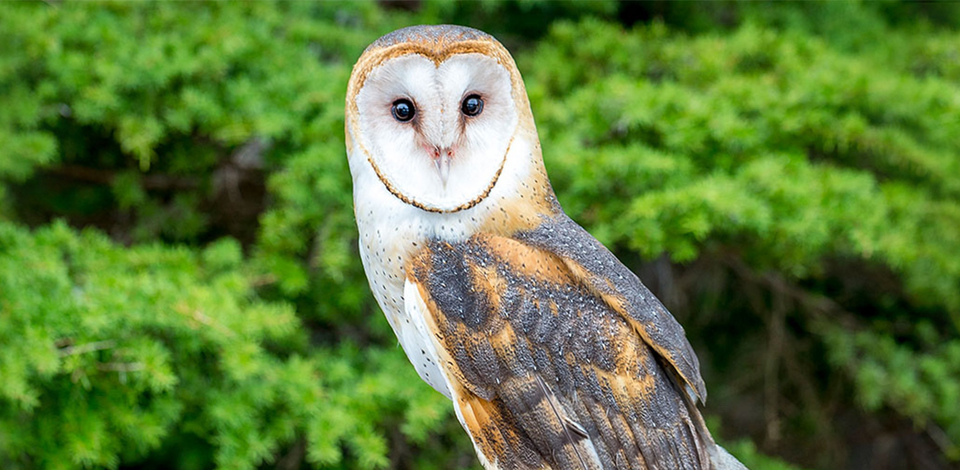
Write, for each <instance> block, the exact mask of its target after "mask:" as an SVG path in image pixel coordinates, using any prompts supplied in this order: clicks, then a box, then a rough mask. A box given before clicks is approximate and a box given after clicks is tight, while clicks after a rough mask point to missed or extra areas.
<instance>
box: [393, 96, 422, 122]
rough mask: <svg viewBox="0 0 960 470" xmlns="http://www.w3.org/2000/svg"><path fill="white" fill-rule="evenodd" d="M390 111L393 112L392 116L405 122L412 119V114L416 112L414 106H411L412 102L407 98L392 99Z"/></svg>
mask: <svg viewBox="0 0 960 470" xmlns="http://www.w3.org/2000/svg"><path fill="white" fill-rule="evenodd" d="M390 112H391V113H392V114H393V118H394V119H396V120H398V121H400V122H407V121H409V120H411V119H413V115H414V114H416V113H417V111H416V108H414V107H413V103H411V102H410V100H408V99H399V100H397V101H394V102H393V106H392V107H391V108H390Z"/></svg>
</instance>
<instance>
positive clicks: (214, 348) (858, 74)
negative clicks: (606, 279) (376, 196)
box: [0, 0, 960, 469]
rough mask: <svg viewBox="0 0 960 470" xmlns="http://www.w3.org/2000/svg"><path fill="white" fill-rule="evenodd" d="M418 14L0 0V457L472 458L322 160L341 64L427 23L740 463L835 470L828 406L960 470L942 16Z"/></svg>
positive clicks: (959, 187)
mask: <svg viewBox="0 0 960 470" xmlns="http://www.w3.org/2000/svg"><path fill="white" fill-rule="evenodd" d="M410 8H412V9H410V10H402V9H398V8H393V9H385V7H384V6H382V5H378V4H375V3H372V2H342V3H334V2H317V3H308V2H292V3H289V2H283V3H272V2H252V3H169V2H162V3H107V4H96V5H94V4H86V3H71V2H66V3H58V2H53V3H48V4H40V3H36V4H34V3H14V4H7V5H3V6H2V7H0V102H2V103H4V105H3V106H0V378H2V380H0V466H3V467H5V468H7V467H9V468H24V469H26V468H117V467H119V466H124V467H133V466H143V467H163V468H166V467H176V468H182V469H199V468H213V467H216V468H253V467H260V466H278V467H283V468H300V467H311V468H314V467H316V468H370V469H373V468H422V469H447V468H477V465H478V464H477V462H476V459H475V457H474V456H473V450H472V448H471V445H470V443H469V442H468V441H467V439H466V436H465V435H464V433H463V432H462V430H461V429H459V426H458V425H457V423H456V421H455V419H454V417H453V415H452V413H451V411H450V405H449V403H448V402H447V401H446V399H445V398H443V397H442V396H440V395H439V394H437V393H436V392H434V391H432V390H431V389H430V388H429V387H428V386H427V385H426V384H423V383H422V382H421V381H420V380H419V379H418V378H417V377H416V373H415V372H414V371H413V368H412V367H410V366H409V364H408V363H407V361H406V358H405V357H404V355H403V353H402V351H401V350H400V349H399V347H398V346H397V343H396V340H395V339H394V337H393V334H392V332H390V330H389V327H388V326H387V324H386V322H385V321H384V319H383V318H382V315H381V314H380V313H379V312H378V311H377V308H376V307H375V304H374V302H373V300H372V298H371V296H370V295H369V290H368V288H367V285H366V280H365V278H364V276H363V272H362V268H361V266H360V263H359V260H358V256H357V252H356V228H355V224H354V221H353V214H352V203H351V186H350V176H349V171H348V168H347V164H346V158H345V156H344V148H343V95H344V92H345V88H346V81H347V79H348V77H349V74H350V70H351V67H352V64H353V61H354V60H355V59H356V57H358V56H359V55H360V53H361V51H362V50H363V48H364V47H366V45H367V44H369V43H370V42H371V41H372V40H373V39H375V38H376V37H378V36H379V35H381V34H383V33H386V32H388V31H391V30H393V29H396V28H398V27H401V26H405V25H408V24H415V23H440V22H452V23H460V24H470V25H473V26H476V27H480V28H482V29H485V30H487V31H488V32H490V33H493V34H494V35H496V36H497V37H498V38H500V39H501V40H502V41H503V42H504V43H506V44H507V46H508V47H509V48H510V49H511V50H512V51H513V52H514V53H515V55H516V57H517V59H518V63H519V65H520V68H521V71H522V72H523V73H524V76H525V78H526V82H527V87H528V91H529V93H530V97H531V102H532V105H533V111H534V114H535V116H536V118H537V122H538V126H539V129H540V133H541V139H542V141H543V148H544V156H545V159H546V164H547V166H548V170H549V172H550V175H551V179H552V181H553V183H554V186H555V188H556V189H557V191H558V194H559V197H560V200H561V202H562V203H563V204H564V207H565V208H566V209H567V211H568V212H569V213H570V214H571V215H572V216H573V217H574V218H576V219H577V220H578V221H580V222H581V223H583V224H584V225H586V226H587V227H588V228H589V229H590V230H591V232H592V233H594V234H595V235H597V236H598V238H600V239H601V240H602V241H603V242H604V243H606V244H608V246H611V247H612V248H613V249H615V250H616V251H617V254H618V256H620V258H621V259H623V260H624V261H626V262H628V264H629V265H630V266H631V267H632V268H634V269H636V270H637V271H638V272H639V273H640V274H641V275H642V277H643V278H644V280H645V281H646V282H648V283H649V284H651V285H652V286H653V287H654V289H655V290H656V291H657V293H658V295H660V296H661V298H663V299H664V300H665V302H666V303H667V304H668V306H669V307H670V308H671V310H672V311H674V313H675V314H676V315H677V316H678V317H680V319H681V321H682V323H683V324H684V326H685V328H686V329H687V332H688V335H689V336H690V338H691V339H692V341H693V342H694V344H695V346H696V349H697V351H698V353H699V354H700V357H701V360H702V362H703V364H704V371H705V374H706V375H707V377H706V378H707V382H708V384H709V387H710V390H711V401H710V404H709V407H708V411H709V412H710V413H715V414H720V415H723V422H724V423H725V425H724V426H715V428H716V430H717V435H718V439H719V440H721V441H722V442H728V443H730V442H732V444H728V445H727V447H728V449H729V450H730V451H731V452H732V453H734V454H735V455H737V456H738V457H739V458H741V459H742V460H743V461H744V462H745V463H747V464H748V465H749V466H750V467H751V468H754V469H788V468H797V467H795V466H792V465H789V464H786V463H785V462H784V461H782V460H779V459H777V458H772V457H768V456H767V455H764V454H765V453H766V454H777V455H779V456H782V457H784V458H786V459H789V460H791V461H793V462H797V463H801V464H803V465H804V466H807V467H824V468H835V467H841V466H843V462H844V461H845V459H847V458H849V456H850V455H852V454H853V453H854V450H850V449H852V448H853V447H854V446H855V445H857V444H856V443H857V442H862V441H864V440H868V439H870V437H869V436H867V437H864V436H862V435H860V436H856V439H854V438H851V437H849V436H848V435H847V434H846V433H845V432H844V431H843V430H842V429H841V428H840V426H839V425H837V424H836V423H835V422H834V421H835V420H834V417H835V415H836V414H837V410H850V411H847V412H846V413H847V415H845V416H844V419H856V420H858V421H861V422H869V423H873V424H874V426H875V427H882V426H885V425H886V424H884V423H888V422H890V421H894V420H895V419H903V420H906V422H907V423H908V425H907V429H906V430H904V429H899V430H898V431H897V432H900V433H907V434H909V433H913V432H917V433H922V434H923V435H925V436H927V437H928V440H929V441H930V442H932V443H933V444H931V445H932V446H933V447H932V449H933V450H934V451H936V453H938V455H942V456H944V457H945V458H942V459H941V460H942V461H943V462H946V460H945V459H946V458H948V459H953V460H954V461H955V460H957V459H960V405H958V403H960V370H958V364H960V355H958V354H960V352H958V351H960V346H958V345H960V257H958V256H957V254H958V253H960V233H958V232H960V229H958V227H960V140H958V139H957V138H956V136H958V135H960V120H958V119H957V116H960V60H958V59H957V58H958V56H957V54H958V50H957V46H956V45H957V44H960V25H958V24H956V21H955V19H956V18H957V16H956V13H957V12H958V11H957V7H956V5H951V4H914V3H912V2H895V1H886V2H869V3H860V2H824V3H797V4H789V5H778V6H777V7H772V6H770V5H768V4H762V3H754V2H744V3H740V2H715V3H711V4H709V5H705V4H691V3H684V2H647V3H642V4H640V3H638V4H631V3H624V4H619V3H617V2H612V1H604V2H551V1H509V0H508V1H495V2H476V3H474V2H467V3H458V2H448V1H427V2H422V4H420V5H419V6H415V7H410ZM907 19H911V20H914V19H916V20H917V21H907ZM634 21H639V23H637V24H636V25H635V26H634V27H632V28H629V27H627V26H624V24H632V23H633V22H634ZM25 226H31V227H33V228H32V229H27V228H24V227H25ZM68 226H73V227H77V228H82V230H77V229H74V228H69V227H68ZM108 237H109V238H108ZM663 254H666V255H668V256H666V257H664V256H661V255H663ZM652 269H654V270H656V272H657V275H656V276H649V275H646V274H649V273H650V272H651V270H652ZM645 273H646V274H645ZM671 286H673V287H671ZM758 409H761V411H760V412H757V411H755V410H758ZM744 410H746V411H744ZM761 415H762V416H761ZM851 415H852V418H851V417H850V416H851ZM719 436H726V437H730V438H731V440H729V441H724V440H723V439H722V438H721V437H719ZM928 450H929V448H923V449H920V450H919V451H915V452H920V453H923V452H926V453H928V454H929V453H930V452H927V451H928ZM859 452H860V453H861V455H862V454H864V453H866V452H867V451H863V450H862V449H861V450H859ZM892 465H896V463H893V464H892ZM903 465H904V466H908V462H906V461H905V462H904V463H903ZM944 465H945V466H946V465H948V464H947V463H944Z"/></svg>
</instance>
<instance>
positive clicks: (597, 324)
mask: <svg viewBox="0 0 960 470" xmlns="http://www.w3.org/2000/svg"><path fill="white" fill-rule="evenodd" d="M590 240H593V239H592V237H591V238H590ZM593 242H594V243H597V242H596V241H595V240H593ZM581 243H584V241H581ZM607 253H609V252H607ZM610 256H611V257H612V255H610ZM614 259H615V258H614ZM618 264H619V263H618ZM620 266H622V265H620ZM586 269H587V268H586V267H584V265H583V263H580V262H579V260H578V259H572V260H570V259H565V258H564V257H563V256H562V252H560V253H558V252H556V251H553V250H548V249H545V248H542V247H540V246H537V245H535V244H534V243H530V242H527V241H521V240H519V239H511V238H506V237H496V236H487V235H476V236H474V237H472V238H471V239H469V240H467V241H465V242H460V243H456V244H450V243H446V242H439V241H435V242H431V243H429V244H427V246H426V247H424V248H423V250H421V252H420V253H419V254H418V255H417V256H416V257H414V258H413V260H412V261H411V263H410V265H409V266H408V269H407V282H408V283H410V284H412V285H415V286H416V287H417V294H418V296H419V297H421V298H422V301H423V302H424V305H425V306H426V309H427V311H428V314H427V315H425V316H426V317H428V318H427V319H426V323H427V328H428V329H429V330H430V331H431V332H432V337H433V338H434V339H435V340H436V345H437V349H438V352H439V353H440V354H439V357H440V361H441V364H440V365H441V367H442V368H444V370H445V373H446V375H447V376H448V378H449V380H450V381H451V382H453V384H452V386H451V389H452V391H453V395H454V403H455V405H456V406H457V408H458V417H460V418H461V422H462V423H463V425H464V427H465V428H467V431H468V433H469V434H470V436H471V438H472V439H473V441H474V444H475V446H476V448H477V450H478V453H480V454H481V455H482V456H483V457H482V459H481V460H482V461H484V462H485V466H486V467H487V468H491V469H501V468H502V469H508V468H509V469H534V468H550V469H558V470H559V469H595V468H596V469H600V468H602V469H612V468H616V469H621V468H622V469H645V468H659V469H674V468H690V469H694V468H709V463H708V460H709V458H708V452H710V446H712V445H713V442H712V439H710V437H709V434H704V428H702V420H701V418H700V416H699V412H698V411H697V410H696V408H695V406H694V405H693V404H692V403H691V402H690V400H689V399H688V398H687V397H686V393H685V390H684V389H683V388H684V386H683V385H681V384H680V383H678V381H677V380H676V378H677V377H684V380H686V375H685V374H684V373H683V372H680V371H677V370H669V369H673V368H674V367H676V366H674V365H673V360H672V358H673V357H682V356H683V355H682V353H683V352H684V350H683V349H682V348H678V347H674V346H677V345H668V346H669V347H668V348H663V347H661V348H660V349H658V348H657V347H655V346H654V345H651V344H650V341H652V340H655V339H658V338H661V339H662V337H663V331H664V330H666V329H669V328H671V326H669V325H668V326H666V327H663V326H661V325H659V324H654V325H655V326H656V328H655V329H656V331H654V332H644V331H641V329H640V328H647V325H646V324H644V323H643V322H644V321H646V322H650V321H652V320H651V319H650V318H649V316H650V315H646V316H644V315H630V316H626V315H624V313H623V311H621V309H622V308H626V307H630V306H632V304H631V303H630V301H631V300H632V301H636V298H637V297H638V295H635V296H634V297H633V298H630V297H628V296H623V295H621V294H620V291H618V290H617V287H618V285H617V284H616V283H612V284H611V285H608V286H607V287H606V288H602V287H597V286H596V284H597V283H598V282H601V281H600V280H599V279H601V277H600V276H599V275H597V274H593V273H590V272H588V271H587V270H586ZM624 269H626V268H624ZM627 272H629V271H627ZM585 275H589V276H592V278H590V279H585V278H584V276H585ZM637 283H639V281H637ZM641 287H642V285H641ZM604 289H606V290H604ZM646 295H647V297H648V298H653V296H652V294H649V292H648V291H646ZM611 302H614V303H616V302H619V303H620V305H611ZM642 305H646V304H642ZM657 305H659V302H657ZM625 306H626V307H625ZM660 308H662V306H661V307H660ZM627 311H628V312H629V310H627ZM664 313H666V312H665V310H664ZM666 316H668V317H669V314H666ZM637 317H639V318H641V320H638V319H637ZM669 318H670V320H673V319H672V317H669ZM638 323H639V324H640V326H638ZM674 323H675V321H674ZM676 327H677V328H679V325H676ZM679 331H680V334H681V337H682V329H680V330H679ZM683 345H686V340H685V339H684V340H683ZM686 348H687V349H689V345H686ZM661 349H664V350H665V351H667V353H668V355H667V356H664V355H663V354H661V353H660V350H661ZM690 355H691V357H692V361H693V364H694V368H693V369H692V372H696V375H695V377H696V379H697V380H699V371H698V370H696V362H695V361H696V358H695V356H692V352H691V354H690ZM685 364H686V362H685ZM692 372H691V371H690V370H687V373H688V374H690V373H692ZM691 407H692V408H691Z"/></svg>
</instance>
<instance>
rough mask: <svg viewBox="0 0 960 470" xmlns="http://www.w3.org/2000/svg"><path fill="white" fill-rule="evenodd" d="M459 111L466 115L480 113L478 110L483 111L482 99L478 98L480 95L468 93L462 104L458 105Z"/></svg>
mask: <svg viewBox="0 0 960 470" xmlns="http://www.w3.org/2000/svg"><path fill="white" fill-rule="evenodd" d="M460 111H462V112H463V114H466V115H467V116H476V115H478V114H480V111H483V100H482V99H480V95H470V96H468V97H467V98H466V99H464V100H463V104H462V105H460Z"/></svg>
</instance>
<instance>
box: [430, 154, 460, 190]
mask: <svg viewBox="0 0 960 470" xmlns="http://www.w3.org/2000/svg"><path fill="white" fill-rule="evenodd" d="M429 153H430V156H431V157H433V166H434V167H436V169H437V173H439V174H440V181H441V182H442V183H443V186H444V187H446V186H447V178H448V177H449V176H450V160H452V159H453V153H454V150H453V148H451V147H446V148H440V147H432V148H430V149H429Z"/></svg>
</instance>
